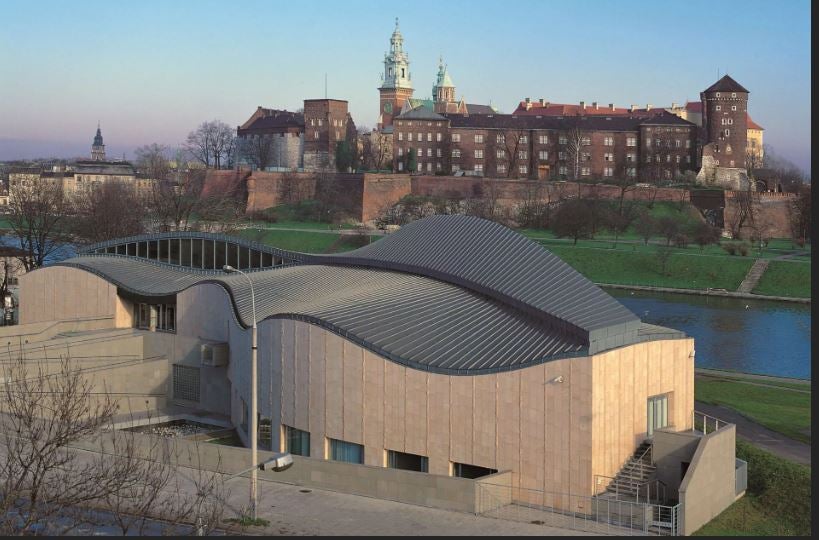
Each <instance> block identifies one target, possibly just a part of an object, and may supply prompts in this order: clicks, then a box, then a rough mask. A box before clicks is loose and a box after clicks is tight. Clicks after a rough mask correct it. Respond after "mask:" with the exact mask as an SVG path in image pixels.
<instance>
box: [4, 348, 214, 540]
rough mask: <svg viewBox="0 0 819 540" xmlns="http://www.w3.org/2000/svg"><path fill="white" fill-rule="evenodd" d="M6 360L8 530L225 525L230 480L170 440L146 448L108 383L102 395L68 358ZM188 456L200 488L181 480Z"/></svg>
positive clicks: (21, 532) (142, 529)
mask: <svg viewBox="0 0 819 540" xmlns="http://www.w3.org/2000/svg"><path fill="white" fill-rule="evenodd" d="M10 356H11V355H10ZM4 367H5V369H4V372H3V375H4V377H3V379H2V380H3V385H2V389H1V390H0V425H2V429H0V453H2V454H3V459H0V532H3V533H5V534H14V535H28V534H43V533H45V534H48V535H64V534H67V533H69V532H71V531H74V530H76V529H77V528H78V527H80V526H91V527H93V526H95V525H101V524H105V525H108V526H111V525H113V526H116V527H118V528H119V529H120V531H121V532H122V534H128V533H129V532H132V533H137V534H140V535H144V534H145V533H146V530H147V527H148V526H151V525H152V526H153V527H154V528H156V527H157V525H158V523H157V522H156V521H154V520H157V519H158V520H162V521H161V522H160V523H162V525H160V527H161V528H162V532H168V533H176V534H180V533H185V532H193V531H195V530H196V531H197V532H201V533H207V532H210V531H212V530H213V529H214V528H215V527H216V526H217V525H218V522H219V517H221V511H222V510H221V509H222V508H223V503H224V500H225V490H224V481H223V479H222V477H221V476H219V475H218V474H209V473H205V472H204V471H203V470H202V467H201V463H197V462H193V460H192V459H191V458H187V459H184V456H183V459H180V457H179V452H177V451H175V447H174V446H173V445H172V444H168V442H167V441H163V440H161V439H159V438H154V439H151V438H147V442H148V444H147V445H146V444H145V442H146V441H145V440H142V441H141V442H139V443H138V442H137V441H136V439H135V437H136V434H134V433H129V432H126V431H118V430H114V429H113V427H114V424H113V420H114V415H115V414H116V413H117V410H118V408H119V405H118V403H117V402H116V401H115V400H113V399H112V398H111V396H110V395H109V394H108V393H107V392H105V391H104V388H103V389H102V390H103V391H102V392H99V390H100V389H99V388H98V387H96V386H95V384H94V383H93V382H92V380H91V378H90V377H88V376H87V374H86V373H85V372H84V370H83V368H82V367H80V365H79V364H77V363H76V362H75V361H73V360H72V359H70V358H68V357H64V358H61V359H60V360H59V362H57V363H56V364H55V363H54V362H53V361H50V360H49V359H47V358H40V359H36V360H32V359H30V358H25V359H24V357H23V355H22V353H21V354H20V356H19V357H18V358H16V359H14V360H12V359H11V358H9V360H8V361H7V362H6V363H5V364H4ZM95 441H98V442H99V444H100V450H99V451H94V450H93V449H92V450H91V451H90V452H82V453H80V452H78V451H77V448H78V445H79V444H80V443H82V442H86V443H89V442H91V443H95ZM95 444H96V443H95ZM84 448H88V447H87V446H86V447H84ZM91 448H94V445H91ZM195 450H196V452H197V454H198V447H196V449H195ZM173 458H175V459H173ZM180 461H185V462H187V463H189V464H190V465H192V466H193V468H194V473H195V474H194V478H193V483H194V493H193V494H191V493H190V489H185V488H184V486H182V485H180V483H179V479H180V475H179V474H178V470H177V469H178V465H179V464H180ZM217 469H218V465H217ZM192 521H193V523H191V522H192ZM191 525H193V526H191ZM197 529H198V530H197Z"/></svg>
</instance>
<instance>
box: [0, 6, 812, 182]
mask: <svg viewBox="0 0 819 540" xmlns="http://www.w3.org/2000/svg"><path fill="white" fill-rule="evenodd" d="M0 14H1V15H2V19H3V21H4V23H5V24H4V25H3V26H4V32H3V33H0V159H9V158H12V157H15V155H21V156H22V157H26V156H24V155H28V157H31V155H34V154H37V155H42V154H49V153H54V154H60V153H66V152H68V153H69V154H70V153H86V152H87V151H88V147H89V146H90V144H91V140H92V138H93V135H94V130H95V129H96V123H97V120H99V121H100V122H101V123H102V128H103V135H104V136H105V142H106V144H107V145H108V148H109V150H110V153H111V154H117V155H119V154H122V153H123V152H125V153H126V154H128V155H130V153H131V152H132V150H133V148H134V147H136V146H139V145H141V144H146V143H150V142H154V141H156V142H161V143H165V144H171V145H176V144H178V143H180V142H181V141H183V140H184V138H185V136H186V134H187V133H188V132H189V131H190V130H192V129H193V128H195V127H196V125H197V124H199V123H200V122H202V121H204V120H211V119H220V120H223V121H225V122H227V123H228V124H230V125H238V124H240V123H242V122H244V121H245V120H246V119H247V118H248V117H249V116H250V114H251V113H252V112H253V110H254V109H255V108H256V106H257V105H262V106H264V107H272V108H288V109H291V110H293V109H296V108H298V107H300V106H301V102H302V100H303V99H304V98H315V97H323V96H324V76H325V73H326V74H327V79H328V89H329V97H332V98H337V99H346V100H348V101H349V102H350V111H351V113H352V115H353V119H354V120H355V121H356V123H357V124H358V125H366V126H370V127H371V126H373V125H374V124H375V123H376V121H377V115H378V92H377V87H378V85H379V78H378V77H379V73H380V72H381V68H382V64H381V61H382V59H383V54H384V52H385V51H386V50H387V48H388V46H389V36H390V34H391V33H392V30H393V26H394V19H395V17H396V16H397V17H399V18H400V25H401V30H402V33H403V34H404V38H405V49H406V51H407V52H408V53H409V57H410V71H411V73H412V78H413V82H414V85H415V95H416V96H420V97H426V96H428V95H429V93H430V87H431V86H432V83H433V78H434V76H435V73H436V70H437V62H438V56H439V54H442V55H443V56H444V61H445V62H446V63H447V64H448V65H449V70H450V73H451V75H452V78H453V80H454V82H455V85H456V87H457V89H456V91H457V95H458V97H460V96H463V97H464V98H465V99H466V100H467V101H468V102H470V103H487V102H489V101H490V100H491V101H492V103H493V104H494V105H496V106H497V107H499V108H500V109H501V110H502V111H503V112H511V111H512V110H513V109H514V107H515V106H516V104H517V102H518V101H520V100H521V99H523V98H525V97H531V98H532V99H537V98H541V97H542V98H545V99H547V100H548V101H552V102H566V103H576V102H579V101H581V100H583V101H586V102H587V103H591V102H592V101H597V102H599V103H605V104H608V103H611V102H613V103H615V104H616V105H618V106H628V105H630V104H632V103H633V104H639V105H645V104H646V103H651V104H653V105H655V106H659V105H669V104H670V103H671V102H678V103H683V102H685V100H686V99H691V100H694V99H698V98H699V92H700V91H701V90H703V89H704V88H706V87H707V86H709V85H710V84H711V83H713V82H714V81H715V80H716V79H717V74H718V73H720V74H725V73H726V72H727V73H729V74H730V75H731V76H732V77H734V78H735V79H736V80H737V81H738V82H739V83H740V84H742V85H743V86H745V87H746V88H748V89H749V90H750V92H751V95H750V104H749V112H750V114H751V115H752V117H753V118H754V120H756V121H757V122H758V123H760V124H762V125H763V127H765V142H766V143H770V144H771V145H773V147H774V148H775V149H776V150H777V152H778V153H779V154H781V155H783V156H785V157H787V158H789V159H791V160H792V161H794V162H795V163H797V164H798V165H799V166H801V167H803V168H806V169H808V168H809V167H810V140H811V130H810V117H811V102H810V4H809V2H807V1H799V0H787V1H782V2H774V1H767V2H762V1H754V0H743V1H733V0H722V1H717V2H715V1H713V0H712V1H703V0H695V1H686V2H662V1H660V2H658V1H656V0H655V1H637V0H586V1H573V2H566V1H565V0H564V1H546V0H541V1H519V2H514V1H510V0H507V1H503V2H501V1H471V2H468V1H464V0H447V1H446V2H442V1H429V2H428V1H425V0H415V1H413V2H409V3H393V4H388V3H385V2H374V1H372V2H370V1H364V0H347V1H345V2H331V1H329V0H326V1H320V0H316V1H312V2H308V1H301V2H273V1H237V2H225V1H223V0H222V1H194V0H178V1H158V0H141V1H139V2H125V1H112V0H107V1H100V2H97V1H90V0H86V1H83V0H75V1H71V2H69V1H62V2H58V1H36V0H26V1H17V0H0ZM10 153H12V154H14V155H9V154H10Z"/></svg>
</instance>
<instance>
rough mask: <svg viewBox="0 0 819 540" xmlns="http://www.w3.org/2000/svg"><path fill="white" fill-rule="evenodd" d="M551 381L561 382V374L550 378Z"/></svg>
mask: <svg viewBox="0 0 819 540" xmlns="http://www.w3.org/2000/svg"><path fill="white" fill-rule="evenodd" d="M552 382H553V383H562V382H563V375H558V376H557V377H555V378H554V379H552Z"/></svg>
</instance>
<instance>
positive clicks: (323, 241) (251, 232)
mask: <svg viewBox="0 0 819 540" xmlns="http://www.w3.org/2000/svg"><path fill="white" fill-rule="evenodd" d="M239 236H241V237H243V238H247V239H248V240H255V241H256V242H261V243H262V244H267V245H269V246H274V247H277V248H281V249H286V250H290V251H300V252H302V253H337V252H341V251H350V250H352V249H355V248H357V247H360V245H361V244H359V243H358V237H357V236H352V235H340V234H327V233H320V232H306V231H281V230H265V229H242V230H241V231H240V232H239ZM378 238H380V237H378V236H373V237H370V241H375V240H377V239H378Z"/></svg>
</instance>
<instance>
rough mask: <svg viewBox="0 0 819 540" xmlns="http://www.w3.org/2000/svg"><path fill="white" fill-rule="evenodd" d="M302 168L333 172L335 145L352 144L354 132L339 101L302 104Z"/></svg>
mask: <svg viewBox="0 0 819 540" xmlns="http://www.w3.org/2000/svg"><path fill="white" fill-rule="evenodd" d="M304 128H305V137H304V168H305V170H335V168H336V149H337V147H338V143H340V142H347V143H348V144H349V145H350V146H351V147H352V146H353V145H355V144H356V129H355V123H354V122H353V118H352V116H350V113H349V112H347V102H346V101H344V100H341V99H305V100H304Z"/></svg>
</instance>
